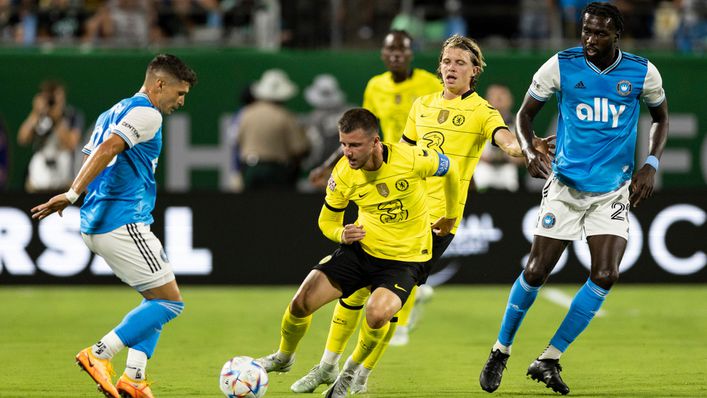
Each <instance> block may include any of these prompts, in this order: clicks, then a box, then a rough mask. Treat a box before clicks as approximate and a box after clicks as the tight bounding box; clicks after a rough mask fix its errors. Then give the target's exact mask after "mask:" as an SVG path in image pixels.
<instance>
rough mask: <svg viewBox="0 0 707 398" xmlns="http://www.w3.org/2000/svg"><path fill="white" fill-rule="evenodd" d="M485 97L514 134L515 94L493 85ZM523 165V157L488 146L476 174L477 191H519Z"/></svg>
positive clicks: (506, 88)
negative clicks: (519, 172)
mask: <svg viewBox="0 0 707 398" xmlns="http://www.w3.org/2000/svg"><path fill="white" fill-rule="evenodd" d="M484 97H485V98H486V101H488V103H489V105H491V106H493V107H494V108H496V109H497V110H498V112H499V113H500V114H501V117H502V118H503V121H504V122H505V123H506V125H507V126H508V129H509V130H510V131H511V132H514V131H515V128H514V127H515V126H514V120H513V118H514V116H515V114H514V112H513V94H511V90H510V89H509V88H508V86H504V85H501V84H492V85H490V86H489V87H488V88H487V89H486V95H484ZM523 164H524V160H523V158H522V157H521V158H513V157H511V156H508V155H506V153H505V152H503V151H502V150H500V149H499V148H498V147H497V146H495V145H486V146H485V147H484V151H483V152H482V153H481V158H480V159H479V163H478V164H477V165H476V171H475V172H474V184H475V186H476V189H477V190H478V191H480V192H483V191H485V190H487V189H498V190H507V191H511V192H515V191H517V190H518V186H519V184H518V167H519V166H522V165H523Z"/></svg>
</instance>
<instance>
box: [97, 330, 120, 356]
mask: <svg viewBox="0 0 707 398" xmlns="http://www.w3.org/2000/svg"><path fill="white" fill-rule="evenodd" d="M123 348H125V344H123V342H122V341H121V340H120V337H118V335H117V334H115V331H113V330H111V331H110V332H108V334H107V335H105V336H103V338H102V339H100V340H99V341H98V343H96V344H94V345H93V347H91V350H92V351H93V355H95V356H96V358H101V359H111V358H113V356H114V355H115V354H117V353H118V352H119V351H120V350H122V349H123Z"/></svg>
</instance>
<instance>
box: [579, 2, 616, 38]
mask: <svg viewBox="0 0 707 398" xmlns="http://www.w3.org/2000/svg"><path fill="white" fill-rule="evenodd" d="M584 14H589V15H594V16H597V17H604V18H609V19H611V22H613V23H614V27H615V28H616V33H618V34H619V35H621V33H623V31H624V17H623V16H622V15H621V11H619V9H618V8H616V6H615V5H613V4H610V3H600V2H598V1H595V2H593V3H589V4H587V6H586V7H584V10H583V11H582V18H584Z"/></svg>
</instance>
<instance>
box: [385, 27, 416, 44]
mask: <svg viewBox="0 0 707 398" xmlns="http://www.w3.org/2000/svg"><path fill="white" fill-rule="evenodd" d="M388 35H401V36H404V37H407V39H408V40H410V44H411V45H412V42H413V41H414V39H413V38H412V36H410V33H408V31H407V30H402V29H391V30H389V31H388V33H387V34H386V35H385V37H388ZM384 40H385V39H384Z"/></svg>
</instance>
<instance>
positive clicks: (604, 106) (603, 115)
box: [576, 97, 626, 128]
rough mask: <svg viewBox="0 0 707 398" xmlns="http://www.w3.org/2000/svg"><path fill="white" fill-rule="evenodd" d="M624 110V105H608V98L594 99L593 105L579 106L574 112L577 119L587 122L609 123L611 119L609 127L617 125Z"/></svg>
mask: <svg viewBox="0 0 707 398" xmlns="http://www.w3.org/2000/svg"><path fill="white" fill-rule="evenodd" d="M625 110H626V105H619V106H617V105H614V104H610V103H609V99H608V98H600V97H595V98H594V104H592V105H590V104H584V103H582V104H579V105H577V108H576V112H577V118H578V119H579V120H582V121H588V122H605V123H606V122H609V117H611V127H612V128H615V127H617V126H618V125H619V116H621V114H622V113H624V111H625Z"/></svg>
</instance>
